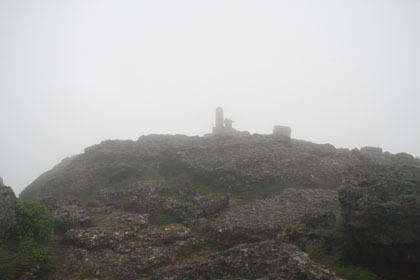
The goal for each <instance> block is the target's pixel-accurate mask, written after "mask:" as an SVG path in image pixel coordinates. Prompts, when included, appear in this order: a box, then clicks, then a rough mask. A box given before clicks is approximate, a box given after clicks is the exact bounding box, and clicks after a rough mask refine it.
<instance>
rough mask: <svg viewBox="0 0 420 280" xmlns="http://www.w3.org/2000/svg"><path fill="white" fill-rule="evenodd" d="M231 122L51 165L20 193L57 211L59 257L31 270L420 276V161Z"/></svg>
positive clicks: (8, 203)
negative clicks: (209, 131) (252, 131)
mask: <svg viewBox="0 0 420 280" xmlns="http://www.w3.org/2000/svg"><path fill="white" fill-rule="evenodd" d="M228 125H229V123H228ZM228 128H229V127H228ZM226 129H227V128H226ZM226 129H225V130H226ZM216 130H217V129H216ZM217 131H218V130H217ZM220 131H221V130H220ZM229 131H230V133H216V134H215V135H209V136H206V137H188V136H183V135H175V136H170V135H150V136H142V137H140V138H139V139H138V140H137V141H110V140H108V141H104V142H102V143H100V144H98V145H95V146H92V147H89V148H86V149H85V151H84V153H83V154H80V155H75V156H72V157H70V158H66V159H64V160H63V161H62V162H61V163H59V164H58V165H57V166H55V167H54V168H53V169H51V170H50V171H47V172H46V173H44V174H42V175H41V176H40V177H39V178H38V179H36V180H35V181H34V182H33V183H32V184H31V185H29V186H28V187H27V188H26V189H25V190H24V191H23V192H22V193H21V195H20V200H29V199H30V200H37V201H39V202H40V203H41V204H42V205H45V206H46V208H48V210H49V212H50V213H51V215H52V217H53V219H54V221H55V222H54V223H55V234H54V236H53V237H52V239H51V240H50V241H49V245H48V246H49V248H50V249H49V250H50V251H49V252H51V254H52V255H53V256H54V257H53V258H49V259H50V261H49V262H48V264H47V265H46V264H45V259H43V261H41V262H39V261H37V262H35V263H32V265H31V266H29V265H28V267H24V268H23V270H24V271H28V270H29V271H31V273H27V272H26V274H25V273H24V272H22V273H20V274H19V275H23V276H22V277H23V278H22V277H21V278H20V279H308V280H309V279H350V280H351V279H358V280H359V279H387V280H394V279H410V280H411V279H412V280H414V279H417V276H418V274H417V273H418V270H416V267H419V265H420V258H419V256H418V252H419V251H420V250H419V249H420V247H419V244H420V243H419V239H418V238H419V236H420V228H419V226H418V225H420V221H419V213H420V203H419V197H420V196H419V194H420V179H419V178H420V176H419V174H420V162H419V160H418V159H415V158H414V157H412V156H411V155H408V154H404V153H400V154H395V155H394V154H390V153H386V152H383V151H382V149H380V148H375V147H364V148H362V149H360V150H359V149H354V150H348V149H336V148H335V147H334V146H332V145H329V144H314V143H311V142H307V141H302V140H296V139H291V138H290V135H289V134H288V135H287V137H285V136H283V135H281V136H279V135H277V134H275V135H249V134H246V133H236V131H234V130H229ZM8 190H9V189H8V188H6V187H4V186H0V191H1V192H0V194H1V201H0V207H2V208H1V210H2V211H1V212H0V215H1V216H0V217H1V219H0V221H1V223H2V224H1V229H2V230H3V231H5V232H9V233H10V228H8V227H7V226H6V224H8V223H10V219H12V220H13V209H14V208H13V207H15V206H13V205H12V204H13V203H16V202H14V200H13V196H11V195H10V192H8ZM7 209H9V210H7ZM4 211H9V212H10V213H11V214H10V215H8V214H7V215H4V214H3V213H6V212H4ZM6 216H7V217H11V218H9V219H8V220H7V219H5V217H6ZM0 257H1V251H0ZM390 267H392V269H386V268H390ZM391 270H392V271H391ZM31 277H32V278H31ZM401 277H402V278H401Z"/></svg>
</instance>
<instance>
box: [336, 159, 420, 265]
mask: <svg viewBox="0 0 420 280" xmlns="http://www.w3.org/2000/svg"><path fill="white" fill-rule="evenodd" d="M339 200H340V204H341V208H342V216H343V221H344V228H345V239H346V248H347V254H348V255H349V256H350V257H352V258H353V259H355V260H359V261H364V262H368V263H417V264H420V169H419V168H417V167H409V166H399V165H396V166H381V165H374V166H363V167H359V168H357V169H352V170H349V172H348V173H347V175H346V178H345V180H344V181H343V184H342V186H341V187H340V189H339Z"/></svg>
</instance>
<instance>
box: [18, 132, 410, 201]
mask: <svg viewBox="0 0 420 280" xmlns="http://www.w3.org/2000/svg"><path fill="white" fill-rule="evenodd" d="M395 161H399V162H401V163H404V164H407V165H415V164H418V162H417V161H416V160H415V159H414V158H413V157H412V156H409V155H407V154H405V155H404V154H397V155H391V154H389V153H381V152H380V151H379V150H374V152H371V149H367V150H366V149H364V150H363V151H359V150H352V151H349V150H347V149H335V148H334V146H332V145H328V144H323V145H319V144H314V143H310V142H306V141H301V140H295V139H291V140H290V141H283V140H282V138H281V137H280V138H279V137H276V136H272V135H251V136H246V137H229V136H225V137H188V136H182V135H175V136H169V135H150V136H142V137H140V138H139V139H138V140H137V141H104V142H102V143H101V144H98V145H95V146H92V147H90V148H87V149H85V152H84V153H83V154H81V155H76V156H73V157H71V158H67V159H65V160H63V161H62V162H61V163H60V164H58V165H57V166H55V167H54V168H53V169H52V170H50V171H48V172H46V173H44V174H43V175H41V176H40V177H39V178H38V179H37V180H35V181H34V182H33V183H32V184H31V185H30V186H28V187H27V188H26V189H25V190H24V191H23V192H22V194H21V198H22V199H33V198H37V197H38V198H39V197H45V196H55V195H63V194H64V195H67V194H73V195H76V196H83V195H85V196H86V195H92V194H93V193H95V192H97V191H99V190H101V189H104V188H107V187H110V186H117V185H118V184H120V183H122V182H124V181H126V180H127V179H129V178H136V179H141V178H150V177H154V178H155V179H165V180H167V179H170V178H173V177H176V176H179V175H181V174H182V175H183V176H184V177H186V178H189V179H190V181H189V182H190V185H189V186H188V188H187V187H186V188H184V190H188V191H191V192H194V191H196V190H197V188H200V187H202V186H206V187H207V186H211V187H213V188H217V189H218V190H219V191H223V192H236V191H247V190H255V189H257V188H261V187H262V186H265V185H276V186H278V187H279V188H286V187H300V188H302V187H307V188H329V189H336V188H338V187H339V185H340V183H341V180H342V173H343V171H344V170H345V169H347V168H348V167H351V166H356V165H360V164H362V163H366V162H369V163H377V164H389V163H393V162H395ZM191 182H192V183H191ZM192 195H193V194H192Z"/></svg>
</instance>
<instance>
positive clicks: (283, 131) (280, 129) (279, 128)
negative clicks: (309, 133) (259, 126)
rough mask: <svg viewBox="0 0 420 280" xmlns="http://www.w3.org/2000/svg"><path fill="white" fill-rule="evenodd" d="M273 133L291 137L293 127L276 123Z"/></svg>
mask: <svg viewBox="0 0 420 280" xmlns="http://www.w3.org/2000/svg"><path fill="white" fill-rule="evenodd" d="M273 135H275V136H283V137H287V138H289V139H290V137H291V135H292V128H291V127H290V126H283V125H275V126H274V128H273Z"/></svg>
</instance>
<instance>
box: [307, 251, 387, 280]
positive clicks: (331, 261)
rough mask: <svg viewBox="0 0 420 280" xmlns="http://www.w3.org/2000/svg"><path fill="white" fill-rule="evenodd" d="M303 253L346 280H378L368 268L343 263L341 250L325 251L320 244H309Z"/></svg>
mask: <svg viewBox="0 0 420 280" xmlns="http://www.w3.org/2000/svg"><path fill="white" fill-rule="evenodd" d="M305 251H306V252H307V253H308V254H309V256H310V257H311V258H312V259H313V260H314V261H316V262H318V263H320V264H323V265H325V266H327V267H328V268H329V269H331V270H332V271H334V272H335V273H337V274H338V275H339V276H341V277H344V278H346V279H348V280H380V279H381V277H379V276H378V275H377V274H375V273H374V272H372V271H371V270H369V269H368V268H365V267H362V266H358V265H352V264H347V263H344V262H343V260H342V256H343V254H342V248H340V247H334V248H332V249H329V250H327V249H325V248H324V247H323V246H322V245H321V244H320V243H309V244H306V246H305Z"/></svg>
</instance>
